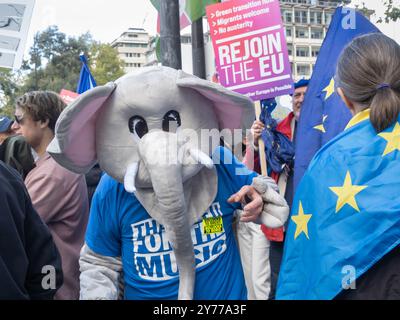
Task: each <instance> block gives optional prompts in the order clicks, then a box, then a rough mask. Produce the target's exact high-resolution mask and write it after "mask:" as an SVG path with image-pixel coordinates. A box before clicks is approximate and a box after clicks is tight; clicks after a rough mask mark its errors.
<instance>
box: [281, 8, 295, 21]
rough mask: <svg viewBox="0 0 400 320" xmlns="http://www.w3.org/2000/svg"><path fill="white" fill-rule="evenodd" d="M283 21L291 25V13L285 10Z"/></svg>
mask: <svg viewBox="0 0 400 320" xmlns="http://www.w3.org/2000/svg"><path fill="white" fill-rule="evenodd" d="M283 21H284V22H285V23H292V22H293V15H292V11H287V10H284V11H283Z"/></svg>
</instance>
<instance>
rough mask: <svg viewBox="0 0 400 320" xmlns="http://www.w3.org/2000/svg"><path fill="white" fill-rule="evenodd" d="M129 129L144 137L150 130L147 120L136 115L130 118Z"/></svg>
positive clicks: (140, 137) (139, 136)
mask: <svg viewBox="0 0 400 320" xmlns="http://www.w3.org/2000/svg"><path fill="white" fill-rule="evenodd" d="M129 131H130V132H131V133H133V134H134V135H135V136H137V137H138V138H139V139H142V138H143V137H144V135H145V134H146V133H148V132H149V128H148V127H147V122H146V120H144V119H143V118H142V117H139V116H134V117H132V118H130V119H129Z"/></svg>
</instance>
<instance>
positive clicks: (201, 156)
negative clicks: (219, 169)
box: [189, 149, 214, 169]
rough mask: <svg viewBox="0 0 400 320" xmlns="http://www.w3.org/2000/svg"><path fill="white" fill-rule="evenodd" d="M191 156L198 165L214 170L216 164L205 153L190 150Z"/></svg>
mask: <svg viewBox="0 0 400 320" xmlns="http://www.w3.org/2000/svg"><path fill="white" fill-rule="evenodd" d="M189 154H190V155H191V157H192V158H193V159H194V160H195V161H196V162H198V163H201V164H202V165H204V166H206V167H207V168H208V169H212V168H214V162H213V161H212V160H211V158H210V157H209V156H208V155H206V154H205V153H204V152H203V151H200V150H198V149H189Z"/></svg>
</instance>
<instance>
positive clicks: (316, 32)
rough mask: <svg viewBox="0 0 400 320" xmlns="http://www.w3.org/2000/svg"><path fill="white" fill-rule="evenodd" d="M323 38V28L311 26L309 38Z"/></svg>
mask: <svg viewBox="0 0 400 320" xmlns="http://www.w3.org/2000/svg"><path fill="white" fill-rule="evenodd" d="M323 38H324V30H323V29H317V28H311V39H323Z"/></svg>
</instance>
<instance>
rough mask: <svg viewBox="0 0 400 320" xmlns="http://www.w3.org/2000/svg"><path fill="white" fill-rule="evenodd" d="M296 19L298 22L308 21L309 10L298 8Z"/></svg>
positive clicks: (295, 14)
mask: <svg viewBox="0 0 400 320" xmlns="http://www.w3.org/2000/svg"><path fill="white" fill-rule="evenodd" d="M294 21H295V22H296V23H305V24H307V23H308V18H307V11H303V10H296V11H295V12H294Z"/></svg>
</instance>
